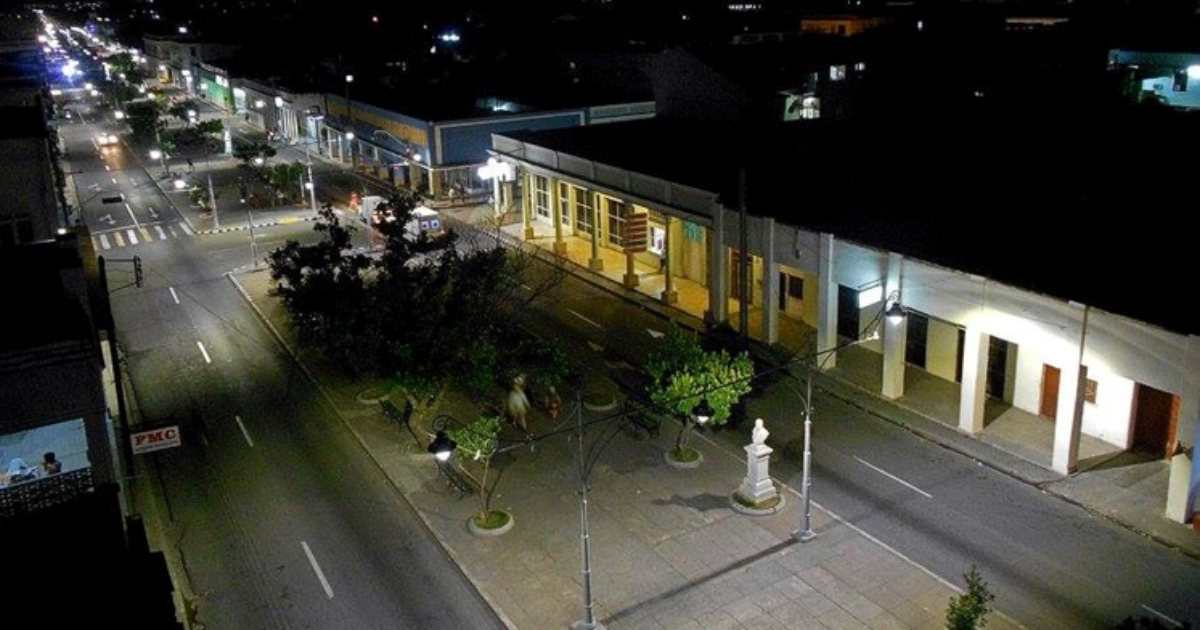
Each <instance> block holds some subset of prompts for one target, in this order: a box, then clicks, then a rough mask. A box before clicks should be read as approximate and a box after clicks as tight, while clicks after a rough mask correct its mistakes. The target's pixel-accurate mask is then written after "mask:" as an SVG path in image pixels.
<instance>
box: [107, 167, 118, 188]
mask: <svg viewBox="0 0 1200 630" xmlns="http://www.w3.org/2000/svg"><path fill="white" fill-rule="evenodd" d="M105 166H107V164H106V165H105ZM109 179H111V180H113V185H114V186H116V185H117V178H116V177H110V178H109Z"/></svg>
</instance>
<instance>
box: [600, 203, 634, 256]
mask: <svg viewBox="0 0 1200 630" xmlns="http://www.w3.org/2000/svg"><path fill="white" fill-rule="evenodd" d="M604 202H605V204H606V205H607V206H608V212H607V214H608V242H609V243H611V244H613V245H616V246H618V247H621V246H623V245H624V244H625V216H626V215H627V214H628V212H629V210H628V209H627V208H626V207H625V204H624V202H621V201H617V200H616V199H610V198H608V197H605V198H604Z"/></svg>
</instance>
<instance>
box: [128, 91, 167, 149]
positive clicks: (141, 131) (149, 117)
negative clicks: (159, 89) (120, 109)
mask: <svg viewBox="0 0 1200 630" xmlns="http://www.w3.org/2000/svg"><path fill="white" fill-rule="evenodd" d="M162 114H163V106H162V104H161V103H159V102H158V101H156V100H154V99H146V100H139V101H133V102H131V103H129V104H128V105H126V106H125V121H126V122H128V123H129V128H130V130H132V132H133V136H134V138H136V139H137V140H138V141H139V142H148V141H149V140H151V139H153V138H154V137H155V132H160V131H162V129H163V127H162V121H161V118H160V117H161V116H162Z"/></svg>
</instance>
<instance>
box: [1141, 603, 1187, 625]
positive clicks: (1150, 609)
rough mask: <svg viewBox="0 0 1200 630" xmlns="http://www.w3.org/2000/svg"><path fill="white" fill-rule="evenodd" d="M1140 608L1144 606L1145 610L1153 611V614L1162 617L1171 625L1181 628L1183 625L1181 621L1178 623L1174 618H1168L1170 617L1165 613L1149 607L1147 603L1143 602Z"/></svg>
mask: <svg viewBox="0 0 1200 630" xmlns="http://www.w3.org/2000/svg"><path fill="white" fill-rule="evenodd" d="M1142 608H1145V609H1146V610H1148V611H1150V612H1151V613H1154V615H1155V616H1157V617H1159V618H1160V619H1162V620H1163V621H1166V622H1167V623H1169V624H1171V625H1172V626H1175V627H1176V628H1182V627H1183V624H1182V623H1179V622H1178V621H1175V620H1174V619H1172V618H1170V617H1168V616H1166V615H1164V614H1162V613H1160V612H1158V611H1157V610H1154V609H1153V608H1151V607H1149V606H1147V605H1145V604H1142Z"/></svg>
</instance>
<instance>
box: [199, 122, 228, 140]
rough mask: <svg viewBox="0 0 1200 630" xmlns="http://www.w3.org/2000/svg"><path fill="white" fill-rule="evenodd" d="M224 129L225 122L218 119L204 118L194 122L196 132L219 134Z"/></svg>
mask: <svg viewBox="0 0 1200 630" xmlns="http://www.w3.org/2000/svg"><path fill="white" fill-rule="evenodd" d="M224 131H225V123H223V122H221V121H220V120H219V119H213V120H204V121H201V122H198V123H196V133H198V134H202V135H214V136H216V135H220V134H221V133H223V132H224Z"/></svg>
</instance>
